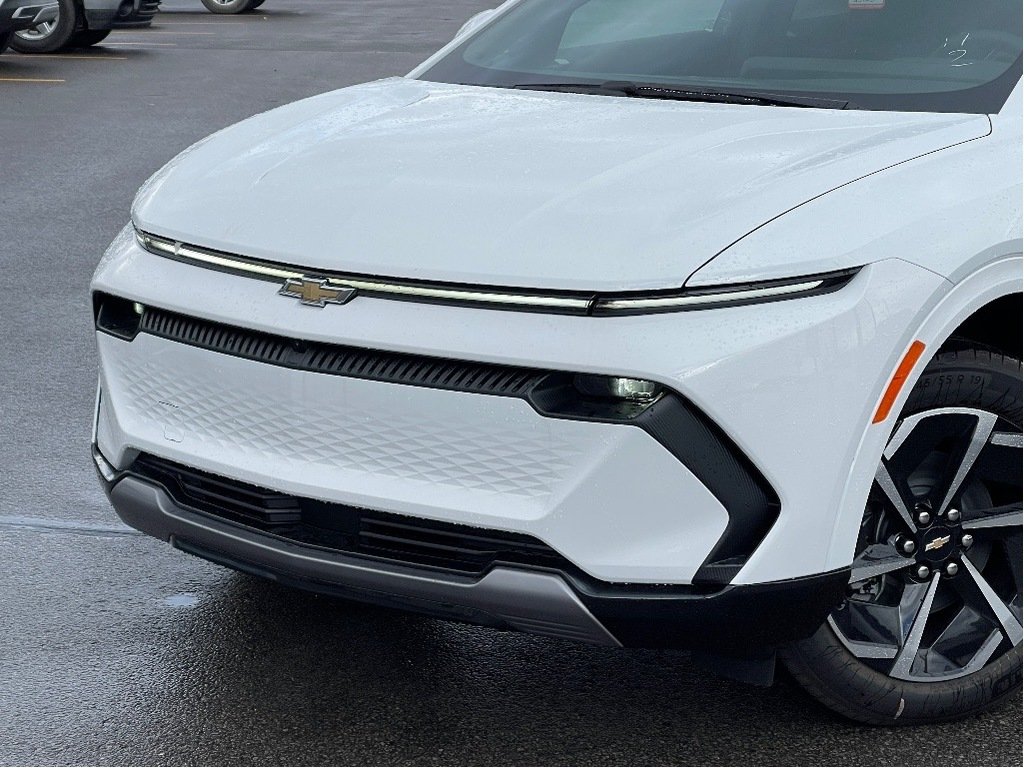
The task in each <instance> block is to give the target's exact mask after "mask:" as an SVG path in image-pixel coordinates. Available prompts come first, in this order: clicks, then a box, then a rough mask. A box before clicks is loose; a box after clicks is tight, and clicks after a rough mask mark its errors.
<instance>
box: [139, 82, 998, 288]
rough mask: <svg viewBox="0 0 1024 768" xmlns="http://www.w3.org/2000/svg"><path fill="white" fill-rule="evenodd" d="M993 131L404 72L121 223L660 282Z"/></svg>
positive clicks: (239, 154) (447, 266) (200, 164)
mask: <svg viewBox="0 0 1024 768" xmlns="http://www.w3.org/2000/svg"><path fill="white" fill-rule="evenodd" d="M989 128H990V124H989V121H988V119H987V118H986V117H984V116H980V115H939V114H918V113H882V112H862V111H836V110H817V109H790V108H778V107H748V106H734V105H712V104H703V103H685V102H671V101H651V100H640V99H626V98H616V97H604V96H590V95H579V94H559V93H547V92H533V91H510V90H505V89H495V88H480V87H469V86H455V85H439V84H436V83H426V82H419V81H413V80H407V79H404V78H397V79H392V80H385V81H381V82H378V83H371V84H368V85H364V86H358V87H355V88H349V89H345V90H341V91H336V92H333V93H328V94H324V95H322V96H318V97H315V98H313V99H307V100H305V101H301V102H297V103H296V104H292V105H289V106H286V107H282V108H280V109H277V110H274V111H272V112H268V113H266V114H264V115H258V116H256V117H254V118H252V119H250V120H247V121H245V122H243V123H240V124H239V125H236V126H233V127H231V128H228V129H225V130H224V131H221V132H220V133H218V134H215V135H214V136H212V137H210V138H209V139H207V140H205V141H203V142H200V143H199V144H197V145H196V146H194V147H193V148H191V149H190V150H188V151H187V152H185V153H183V154H182V155H180V156H179V157H178V158H176V159H175V160H174V161H172V162H171V163H169V164H168V165H167V166H166V167H165V168H164V169H163V170H162V171H160V172H159V173H158V174H157V175H156V176H154V177H153V179H151V180H150V181H149V182H148V183H147V184H146V185H145V186H144V187H143V189H142V190H141V192H140V193H139V196H138V198H137V199H136V202H135V207H134V211H133V217H134V221H135V223H136V226H137V227H139V228H140V229H143V230H145V231H148V232H151V233H153V234H157V235H162V236H165V237H170V238H175V239H178V240H181V241H183V242H188V243H192V244H196V245H202V246H206V247H209V248H214V249H218V250H221V251H226V252H229V253H234V254H241V255H246V256H250V257H254V258H260V259H267V260H271V261H275V262H282V263H287V264H293V265H297V266H301V267H306V268H308V269H309V270H310V271H316V270H324V271H340V272H350V273H362V274H368V275H375V276H383V277H399V278H414V279H423V280H438V281H445V282H456V283H471V284H481V285H500V286H517V287H532V288H552V289H563V290H587V291H619V290H640V289H653V288H669V287H678V286H680V285H682V284H684V283H685V281H686V280H687V278H688V277H689V276H690V275H691V274H692V273H693V272H694V271H696V270H697V269H698V268H699V267H700V266H701V265H703V264H705V263H706V262H707V261H708V260H710V259H712V258H713V257H715V256H716V255H717V254H719V253H720V252H722V251H723V250H724V249H726V248H728V247H729V246H730V245H731V244H733V243H735V242H736V241H737V240H739V239H741V238H742V237H743V236H744V235H746V234H748V233H749V232H751V231H752V230H754V229H756V228H758V227H759V226H761V225H763V224H764V223H765V222H767V221H770V220H772V219H774V218H776V217H778V216H780V215H781V214H783V213H785V212H787V211H789V210H791V209H792V208H794V207H796V206H799V205H801V204H802V203H804V202H806V201H808V200H810V199H812V198H815V197H818V196H820V195H823V194H825V193H827V192H829V191H831V190H834V189H836V188H837V187H840V186H843V185H845V184H848V183H850V182H853V181H855V180H857V179H859V178H862V177H864V176H866V175H868V174H872V173H875V172H877V171H880V170H882V169H884V168H887V167H889V166H892V165H894V164H897V163H900V162H904V161H906V160H909V159H911V158H914V157H917V156H920V155H923V154H926V153H929V152H934V151H937V150H940V149H942V148H945V147H948V146H951V145H953V144H957V143H960V142H964V141H968V140H970V139H975V138H979V137H981V136H985V135H986V134H987V133H988V132H989ZM850 215H852V216H856V215H857V212H856V211H851V212H850ZM865 225H866V226H868V225H870V222H869V221H867V222H865ZM813 247H814V243H813V238H812V236H811V235H809V236H808V248H813Z"/></svg>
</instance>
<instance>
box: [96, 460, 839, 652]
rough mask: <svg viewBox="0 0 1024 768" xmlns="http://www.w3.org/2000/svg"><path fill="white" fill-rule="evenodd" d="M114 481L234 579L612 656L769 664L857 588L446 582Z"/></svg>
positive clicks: (512, 571)
mask: <svg viewBox="0 0 1024 768" xmlns="http://www.w3.org/2000/svg"><path fill="white" fill-rule="evenodd" d="M101 474H102V472H101ZM103 480H104V486H105V488H106V490H107V494H108V496H109V497H110V500H111V502H112V504H113V506H114V508H115V510H116V511H117V513H118V515H119V516H120V517H121V519H122V520H124V522H125V523H127V524H128V525H130V526H132V527H133V528H136V529H138V530H141V531H142V532H144V533H147V534H149V535H151V536H155V537H156V538H159V539H162V540H164V541H169V542H171V543H172V544H173V545H174V546H176V547H177V548H178V549H181V550H183V551H185V552H189V553H191V554H193V555H197V556H199V557H202V558H204V559H207V560H210V561H213V562H216V563H219V564H221V565H224V566H227V567H229V568H234V569H236V570H239V571H243V572H247V573H251V574H254V575H257V576H261V577H264V578H268V579H272V580H274V581H277V582H280V583H282V584H285V585H287V586H291V587H297V588H300V589H304V590H308V591H311V592H316V593H321V594H327V595H333V596H336V597H342V598H345V599H351V600H357V601H361V602H368V603H373V604H377V605H383V606H386V607H391V608H399V609H403V610H411V611H415V612H417V613H421V614H426V615H430V616H436V617H440V618H444V619H451V620H457V621H463V622H469V623H473V624H480V625H484V626H490V627H496V628H503V629H513V630H519V631H525V632H532V633H536V634H542V635H547V636H553V637H559V638H564V639H570V640H577V641H582V642H588V643H596V644H602V645H624V646H634V647H647V648H683V649H691V650H699V651H707V652H713V653H716V654H728V655H733V656H758V655H763V654H764V652H765V651H766V650H770V649H772V648H775V647H777V646H779V645H781V644H784V643H786V642H790V641H793V640H799V639H802V638H805V637H808V636H810V635H811V634H812V633H813V632H814V631H815V630H816V629H817V628H818V627H820V626H821V624H822V622H824V621H825V618H826V617H827V616H828V614H829V612H830V611H831V610H832V609H833V608H834V607H835V606H836V605H838V604H839V603H840V602H841V601H842V599H843V597H844V595H845V589H846V584H847V582H848V579H849V569H842V570H838V571H834V572H831V573H825V574H820V575H816V576H809V577H805V578H799V579H792V580H788V581H781V582H772V583H767V584H756V585H733V586H729V587H726V588H724V589H721V590H719V591H716V592H711V593H702V592H700V591H694V590H693V588H692V587H689V586H686V585H681V586H680V587H679V588H678V590H673V588H671V587H662V588H658V589H656V590H652V589H651V587H650V585H635V587H632V586H631V585H628V584H606V583H604V582H599V581H596V580H594V579H590V578H588V579H585V580H582V579H580V578H579V577H578V574H574V573H567V572H563V571H560V570H558V569H553V568H543V567H531V566H528V565H517V564H502V565H500V566H497V565H496V566H495V567H493V568H492V569H491V570H489V571H488V572H486V573H484V574H483V575H482V576H481V575H465V574H457V573H451V572H447V573H446V572H440V571H438V570H437V569H429V568H424V567H421V566H407V565H401V564H397V563H388V562H382V561H380V560H374V559H369V558H363V557H358V556H353V555H351V554H350V553H345V552H338V551H332V550H330V549H325V548H324V547H316V546H311V545H307V544H302V543H299V542H293V541H288V540H284V539H281V538H280V537H277V536H274V535H270V534H267V533H264V532H261V531H259V530H255V529H253V528H250V527H247V526H245V525H241V524H238V523H234V522H230V521H228V520H224V519H222V518H219V517H216V516H210V515H208V514H205V513H204V512H202V511H199V510H197V509H192V508H189V507H187V506H183V505H182V504H181V503H179V502H177V501H175V500H174V499H173V498H172V497H171V496H170V495H169V494H168V493H167V491H166V490H165V489H164V488H162V487H161V486H159V485H157V484H153V483H152V482H151V481H149V482H147V481H146V480H144V479H142V478H139V477H134V476H131V475H126V474H120V475H118V476H117V477H115V478H113V479H110V478H108V477H104V478H103Z"/></svg>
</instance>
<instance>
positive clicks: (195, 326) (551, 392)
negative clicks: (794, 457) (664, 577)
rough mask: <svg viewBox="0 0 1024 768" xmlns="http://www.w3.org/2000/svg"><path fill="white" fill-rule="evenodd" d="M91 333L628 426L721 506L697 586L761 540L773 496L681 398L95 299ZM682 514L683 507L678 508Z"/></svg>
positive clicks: (729, 570) (720, 578)
mask: <svg viewBox="0 0 1024 768" xmlns="http://www.w3.org/2000/svg"><path fill="white" fill-rule="evenodd" d="M94 312H95V320H96V327H97V329H98V330H99V331H101V332H103V333H107V334H109V335H112V336H115V337H117V338H119V339H122V340H124V341H131V340H133V339H134V338H135V336H136V335H137V334H138V333H146V334H149V335H152V336H156V337H159V338H163V339H167V340H169V341H174V342H178V343H182V344H187V345H189V346H193V347H198V348H200V349H206V350H209V351H213V352H217V353H220V354H227V355H231V356H234V357H239V358H242V359H246V360H252V361H255V362H261V363H266V364H270V365H276V366H280V367H284V368H290V369H294V370H302V371H308V372H313V373H322V374H328V375H335V376H343V377H348V378H357V379H365V380H371V381H380V382H386V383H393V384H402V385H406V386H418V387H427V388H432V389H442V390H448V391H457V392H467V393H471V394H482V395H492V396H499V397H515V398H520V399H524V400H526V401H527V402H528V403H530V405H531V406H532V407H533V408H534V409H535V410H536V411H537V412H538V413H540V414H541V415H542V416H546V417H549V418H559V419H568V420H572V421H596V422H602V423H610V424H628V425H632V426H635V427H638V428H640V429H643V430H644V431H645V432H647V433H648V434H649V435H651V437H653V438H654V439H655V440H657V441H658V442H659V443H660V444H661V445H662V446H664V447H665V448H666V449H667V450H668V451H669V452H670V453H672V455H673V456H675V457H676V458H677V459H678V460H679V461H680V462H681V463H682V464H683V465H684V466H686V467H687V468H688V469H689V470H690V472H692V473H693V474H694V476H696V477H697V479H698V480H700V481H701V483H703V484H704V485H705V487H707V488H708V490H709V491H710V492H711V493H712V495H713V496H714V497H715V498H716V499H718V501H719V502H720V503H721V504H722V506H723V507H724V508H725V510H726V512H727V514H728V518H729V519H728V523H727V526H726V529H725V532H724V533H723V534H722V536H721V537H720V539H719V541H718V542H717V544H716V545H715V547H714V549H713V550H712V552H711V554H710V555H709V556H708V558H707V559H706V561H705V562H704V563H703V564H702V565H701V567H700V569H699V570H698V572H697V574H696V576H695V577H694V583H695V584H702V585H724V584H728V583H730V582H731V581H732V579H733V578H734V577H735V576H736V574H738V573H739V571H740V569H741V568H742V567H743V565H744V564H745V563H746V561H747V559H748V558H749V557H750V555H751V554H753V552H754V550H755V549H756V548H757V546H758V545H759V544H760V543H761V541H763V539H764V538H765V536H767V534H768V531H769V530H771V527H772V526H773V525H774V524H775V521H776V520H777V519H778V516H779V512H780V502H779V497H778V495H777V494H776V492H775V491H774V489H773V488H772V487H771V485H770V484H769V483H768V481H767V480H766V479H765V477H764V475H763V474H762V473H761V472H760V471H759V470H758V469H757V467H756V466H755V465H754V464H753V462H752V461H751V460H750V459H749V458H748V457H747V456H746V455H745V454H744V453H743V452H742V451H741V450H740V449H739V447H738V446H737V445H736V444H735V442H733V441H732V440H731V439H730V438H729V437H728V436H727V435H726V434H725V432H724V431H723V430H722V429H721V428H720V427H718V426H717V425H716V424H715V423H714V422H713V421H711V420H710V419H709V418H708V417H707V416H705V415H704V414H703V413H702V412H701V411H700V410H698V409H697V408H695V407H694V406H693V405H692V404H691V403H689V402H688V401H687V400H686V399H685V398H684V397H683V396H682V395H680V394H678V393H676V392H674V391H671V390H667V391H666V392H665V394H663V395H662V396H661V397H660V398H658V399H657V400H656V401H654V402H653V403H646V402H632V401H626V400H611V399H602V398H587V397H585V396H583V395H581V394H580V393H579V392H578V391H577V390H576V389H575V387H574V386H573V379H574V376H575V374H574V373H572V372H567V371H545V370H540V369H534V368H526V367H516V366H507V365H496V364H490V363H477V362H468V361H464V360H450V359H444V358H436V357H429V356H423V355H409V354H401V353H394V352H383V351H378V350H369V349H363V348H357V347H348V346H342V345H334V344H326V343H323V342H313V341H304V340H299V339H290V338H287V337H284V336H277V335H273V334H269V333H264V332H261V331H252V330H248V329H243V328H238V327H234V326H228V325H224V324H221V323H215V322H211V321H208V320H203V319H199V318H194V317H189V316H185V315H181V314H178V313H174V312H168V311H166V310H162V309H158V308H155V307H151V306H145V307H143V306H141V305H137V304H136V303H134V302H131V301H129V300H127V299H122V298H118V297H113V296H109V295H107V294H102V293H97V294H95V296H94ZM680 513H681V514H685V513H686V510H685V500H681V501H680Z"/></svg>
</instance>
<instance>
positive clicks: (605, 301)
mask: <svg viewBox="0 0 1024 768" xmlns="http://www.w3.org/2000/svg"><path fill="white" fill-rule="evenodd" d="M136 239H137V240H138V242H139V245H141V246H142V247H143V248H144V249H146V250H147V251H149V252H150V253H154V254H156V255H158V256H165V257H167V258H171V259H175V260H177V261H182V262H185V263H188V264H194V265H196V266H201V267H206V268H208V269H216V270H219V271H222V272H229V273H231V274H236V275H241V276H245V277H250V278H254V279H258V280H266V281H270V282H282V281H284V282H288V281H296V280H298V281H301V280H308V279H315V280H317V281H321V282H322V283H323V285H324V286H325V287H328V288H334V289H339V290H346V289H347V290H350V291H354V292H355V293H356V295H368V296H374V297H377V298H385V299H399V300H407V301H422V302H435V303H442V304H457V305H467V306H474V307H485V308H492V309H511V310H518V311H528V312H530V311H532V312H548V313H556V314H570V315H598V316H600V315H635V314H649V313H655V312H679V311H685V310H694V309H714V308H717V307H724V306H736V305H741V304H751V303H761V302H769V301H778V300H782V299H788V298H797V297H802V296H815V295H821V294H825V293H831V292H832V291H836V290H839V289H840V288H842V287H843V286H845V285H846V284H847V283H849V282H850V280H852V279H853V277H854V276H855V275H856V274H857V272H859V271H860V269H859V268H857V269H849V270H843V271H838V272H829V273H824V274H819V275H811V276H803V277H800V278H795V279H790V280H773V281H770V282H759V283H743V284H733V285H726V286H721V287H716V288H707V289H705V288H702V289H692V290H687V289H677V290H668V291H647V292H639V293H621V294H612V293H607V294H601V293H588V292H571V291H566V292H556V291H533V290H522V291H520V290H509V289H507V288H496V287H489V286H486V287H477V286H465V285H459V284H453V283H430V282H415V281H406V280H391V279H380V278H373V277H367V276H363V275H348V274H335V273H331V272H324V271H323V270H316V269H304V268H302V267H297V266H291V265H286V264H276V263H273V262H267V261H260V260H257V259H250V258H247V257H243V256H235V255H232V254H227V253H222V252H220V251H215V250H212V249H209V248H203V247H201V246H196V245H189V244H187V243H182V242H179V241H176V240H172V239H169V238H165V237H160V236H158V235H153V234H149V233H147V232H141V231H138V230H136Z"/></svg>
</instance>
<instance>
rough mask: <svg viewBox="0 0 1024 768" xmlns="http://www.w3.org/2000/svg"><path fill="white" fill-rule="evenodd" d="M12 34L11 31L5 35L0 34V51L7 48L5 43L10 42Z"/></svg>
mask: <svg viewBox="0 0 1024 768" xmlns="http://www.w3.org/2000/svg"><path fill="white" fill-rule="evenodd" d="M12 34H13V33H12V32H8V33H7V34H6V35H0V53H3V52H4V51H6V50H7V45H8V43H10V42H11V35H12Z"/></svg>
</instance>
